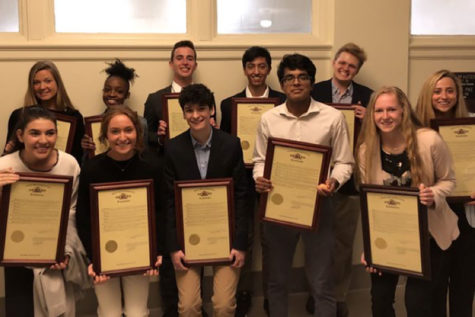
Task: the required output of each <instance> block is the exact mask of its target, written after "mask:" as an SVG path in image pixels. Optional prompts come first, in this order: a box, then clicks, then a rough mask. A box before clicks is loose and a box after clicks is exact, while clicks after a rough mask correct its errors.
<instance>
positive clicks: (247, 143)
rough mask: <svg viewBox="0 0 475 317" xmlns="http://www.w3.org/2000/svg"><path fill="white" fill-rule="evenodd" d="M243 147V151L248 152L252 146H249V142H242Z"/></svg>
mask: <svg viewBox="0 0 475 317" xmlns="http://www.w3.org/2000/svg"><path fill="white" fill-rule="evenodd" d="M241 146H242V149H243V150H247V149H249V146H250V145H249V142H248V141H242V142H241Z"/></svg>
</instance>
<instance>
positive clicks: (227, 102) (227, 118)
mask: <svg viewBox="0 0 475 317" xmlns="http://www.w3.org/2000/svg"><path fill="white" fill-rule="evenodd" d="M232 98H246V89H244V90H243V91H241V92H240V93H237V94H235V95H234V96H231V97H228V98H226V99H223V101H221V124H220V127H219V128H220V129H221V130H223V131H226V132H228V133H231V102H232ZM269 98H280V102H279V104H282V103H284V102H285V99H286V96H285V94H283V93H281V92H279V91H276V90H273V89H272V88H270V87H269Z"/></svg>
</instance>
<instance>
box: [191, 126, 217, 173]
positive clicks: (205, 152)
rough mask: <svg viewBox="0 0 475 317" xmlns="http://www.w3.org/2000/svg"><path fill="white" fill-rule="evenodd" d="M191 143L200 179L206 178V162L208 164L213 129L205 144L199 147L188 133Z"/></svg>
mask: <svg viewBox="0 0 475 317" xmlns="http://www.w3.org/2000/svg"><path fill="white" fill-rule="evenodd" d="M190 136H191V143H192V144H193V149H194V150H195V156H196V162H197V163H198V169H199V170H200V175H201V179H205V178H206V173H207V172H208V162H209V153H210V150H211V138H212V136H213V129H211V133H210V134H209V138H208V140H206V142H205V144H203V145H201V144H200V143H199V142H198V141H197V140H196V139H195V138H194V137H193V136H192V135H191V133H190Z"/></svg>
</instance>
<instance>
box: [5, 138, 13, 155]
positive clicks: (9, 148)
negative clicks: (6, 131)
mask: <svg viewBox="0 0 475 317" xmlns="http://www.w3.org/2000/svg"><path fill="white" fill-rule="evenodd" d="M14 147H15V141H13V140H10V141H8V142H7V144H5V148H4V149H3V153H5V154H8V153H11V152H12V151H13V148H14Z"/></svg>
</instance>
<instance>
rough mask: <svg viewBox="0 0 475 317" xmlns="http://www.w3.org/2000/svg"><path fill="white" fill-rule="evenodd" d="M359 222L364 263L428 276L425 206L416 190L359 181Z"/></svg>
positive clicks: (378, 267) (417, 275)
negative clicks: (363, 183) (361, 229)
mask: <svg viewBox="0 0 475 317" xmlns="http://www.w3.org/2000/svg"><path fill="white" fill-rule="evenodd" d="M360 193H361V222H362V227H363V242H364V254H365V259H366V262H367V263H368V265H370V266H372V267H374V268H377V269H378V270H381V271H384V272H391V273H396V274H403V275H408V276H412V277H418V278H422V279H430V274H431V273H430V255H429V252H430V248H429V230H428V221H427V208H426V206H424V205H422V204H421V202H420V200H419V190H418V189H417V188H410V187H394V186H379V185H361V187H360Z"/></svg>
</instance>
